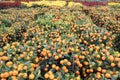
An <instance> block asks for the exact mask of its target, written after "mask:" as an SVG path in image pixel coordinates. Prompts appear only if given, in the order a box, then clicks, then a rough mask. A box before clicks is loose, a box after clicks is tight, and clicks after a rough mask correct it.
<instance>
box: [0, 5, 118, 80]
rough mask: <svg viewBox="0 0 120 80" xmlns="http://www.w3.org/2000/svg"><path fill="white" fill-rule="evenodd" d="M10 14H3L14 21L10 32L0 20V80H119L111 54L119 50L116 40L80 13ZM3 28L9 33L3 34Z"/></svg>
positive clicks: (39, 10)
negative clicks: (114, 45) (116, 49)
mask: <svg viewBox="0 0 120 80" xmlns="http://www.w3.org/2000/svg"><path fill="white" fill-rule="evenodd" d="M104 8H105V7H101V9H97V8H95V9H96V10H98V11H99V10H100V11H101V10H102V9H103V10H104ZM34 10H35V12H34ZM106 10H107V9H106ZM10 11H11V9H8V10H5V11H4V10H0V13H1V15H5V14H4V12H6V14H7V13H8V12H10ZM12 11H13V9H12ZM15 11H16V14H15V13H12V14H8V15H9V16H14V17H13V21H14V22H15V23H16V25H15V26H14V28H12V26H13V25H12V24H11V26H9V27H8V26H7V25H5V23H9V21H8V22H7V19H6V22H5V20H4V21H2V17H3V16H1V17H0V20H1V31H2V33H1V34H0V80H84V79H86V80H100V79H101V80H104V79H105V80H111V79H113V80H119V79H120V54H119V52H118V51H115V50H114V48H113V44H120V43H113V42H114V39H115V38H116V34H113V32H112V31H109V30H107V29H106V28H103V27H101V26H99V25H97V24H95V22H93V20H92V19H91V17H90V15H87V14H86V12H87V10H86V8H84V7H79V6H75V7H71V8H70V7H69V8H68V7H62V8H60V7H46V6H41V7H39V8H35V9H34V8H29V9H27V10H24V9H21V10H15ZM22 11H23V14H19V15H18V14H17V12H18V13H20V12H22ZM27 11H28V12H27ZM30 12H32V13H33V14H32V13H30ZM88 12H90V13H91V12H92V10H91V11H89V10H88ZM106 13H107V12H106ZM91 14H92V13H91ZM8 15H6V16H5V17H6V18H7V17H9V16H8ZM25 15H26V16H25ZM93 15H94V14H93ZM16 16H21V17H18V18H19V19H18V18H16V19H15V17H16ZM109 17H110V16H109ZM10 18H11V17H10ZM3 19H4V18H3ZM23 19H24V20H23ZM8 20H9V19H8ZM21 20H23V22H24V24H22V25H21V24H20V22H21ZM115 20H116V19H115ZM116 21H117V20H116ZM118 21H119V20H118ZM17 23H18V24H17ZM13 24H14V23H13ZM19 24H20V25H19ZM3 25H4V26H3ZM4 27H8V29H11V30H13V31H10V33H6V32H4Z"/></svg>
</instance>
